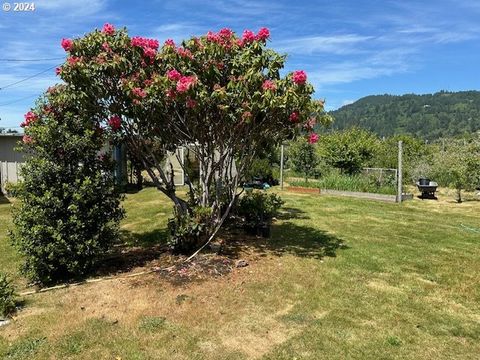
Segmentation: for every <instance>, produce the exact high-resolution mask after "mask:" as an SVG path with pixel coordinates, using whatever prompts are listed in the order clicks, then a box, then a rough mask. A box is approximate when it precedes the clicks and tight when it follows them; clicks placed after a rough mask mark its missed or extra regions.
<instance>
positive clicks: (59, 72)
mask: <svg viewBox="0 0 480 360" xmlns="http://www.w3.org/2000/svg"><path fill="white" fill-rule="evenodd" d="M61 73H62V68H61V67H57V68H55V75H57V76H58V75H60V74H61Z"/></svg>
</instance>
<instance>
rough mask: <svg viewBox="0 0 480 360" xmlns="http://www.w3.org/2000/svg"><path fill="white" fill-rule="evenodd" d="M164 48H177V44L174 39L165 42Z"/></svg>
mask: <svg viewBox="0 0 480 360" xmlns="http://www.w3.org/2000/svg"><path fill="white" fill-rule="evenodd" d="M163 46H168V47H175V42H174V41H173V40H172V39H167V40H165V43H164V44H163Z"/></svg>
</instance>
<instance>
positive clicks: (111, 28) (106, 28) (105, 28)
mask: <svg viewBox="0 0 480 360" xmlns="http://www.w3.org/2000/svg"><path fill="white" fill-rule="evenodd" d="M102 32H103V33H104V34H107V35H113V34H115V27H114V26H113V25H112V24H108V23H107V24H105V25H103V29H102Z"/></svg>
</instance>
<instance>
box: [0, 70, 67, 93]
mask: <svg viewBox="0 0 480 360" xmlns="http://www.w3.org/2000/svg"><path fill="white" fill-rule="evenodd" d="M57 66H59V65H55V66H51V67H49V68H48V69H45V70H43V71H40V72H39V73H36V74H33V75H31V76H29V77H26V78H25V79H22V80H18V81H16V82H14V83H11V84H7V85H5V86H2V87H0V90H4V89H6V88H9V87H11V86H14V85H17V84H20V83H22V82H24V81H27V80H30V79H33V78H34V77H36V76H38V75H42V74H44V73H46V72H47V71H50V70H52V69H54V68H56V67H57Z"/></svg>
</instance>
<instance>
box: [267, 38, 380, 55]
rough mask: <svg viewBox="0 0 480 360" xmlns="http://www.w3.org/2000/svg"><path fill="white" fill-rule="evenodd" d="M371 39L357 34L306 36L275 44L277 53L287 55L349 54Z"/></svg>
mask: <svg viewBox="0 0 480 360" xmlns="http://www.w3.org/2000/svg"><path fill="white" fill-rule="evenodd" d="M371 39H373V37H372V36H361V35H358V34H343V35H328V36H306V37H300V38H295V39H288V40H283V41H278V42H276V43H275V45H277V46H276V48H277V50H278V51H281V52H287V53H301V54H313V53H329V54H349V53H355V52H358V51H360V49H359V47H358V45H360V44H362V43H365V42H367V41H368V40H371Z"/></svg>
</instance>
